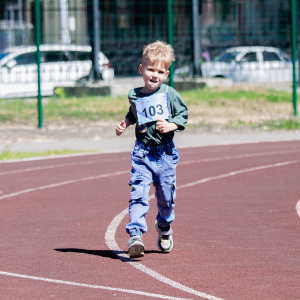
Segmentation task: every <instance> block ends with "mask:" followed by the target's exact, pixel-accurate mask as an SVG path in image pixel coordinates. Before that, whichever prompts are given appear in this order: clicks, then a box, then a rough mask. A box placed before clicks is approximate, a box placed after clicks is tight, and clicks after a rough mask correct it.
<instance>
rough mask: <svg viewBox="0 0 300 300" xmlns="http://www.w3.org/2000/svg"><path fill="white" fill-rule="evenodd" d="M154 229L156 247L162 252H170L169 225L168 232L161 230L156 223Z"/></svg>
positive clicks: (171, 240)
mask: <svg viewBox="0 0 300 300" xmlns="http://www.w3.org/2000/svg"><path fill="white" fill-rule="evenodd" d="M155 228H156V231H157V232H158V239H157V247H158V249H159V250H161V251H163V252H170V251H171V250H172V249H173V237H172V233H173V230H172V228H171V225H170V227H169V229H168V230H163V229H161V228H160V227H159V225H158V222H157V221H156V222H155Z"/></svg>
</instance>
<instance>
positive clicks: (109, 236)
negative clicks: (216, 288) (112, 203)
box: [105, 161, 298, 300]
mask: <svg viewBox="0 0 300 300" xmlns="http://www.w3.org/2000/svg"><path fill="white" fill-rule="evenodd" d="M297 162H298V161H286V162H282V163H276V164H271V165H264V166H258V167H254V168H248V169H244V170H238V171H234V172H229V173H226V174H222V175H219V176H214V177H208V178H204V179H201V180H197V181H194V182H190V183H188V184H184V185H181V186H178V187H177V189H182V188H186V187H190V186H193V185H197V184H200V183H205V182H208V181H212V180H217V179H221V178H226V177H230V176H235V175H237V174H242V173H248V172H253V171H258V170H264V169H269V168H275V167H281V166H285V165H290V164H294V163H297ZM153 198H154V195H152V196H150V197H149V201H150V200H152V199H153ZM127 213H128V209H124V210H123V211H122V212H121V213H119V214H118V215H117V216H116V217H115V218H114V219H113V220H112V222H111V223H110V225H109V226H108V228H107V230H106V233H105V241H106V244H107V246H108V247H109V248H110V249H111V250H112V251H113V252H114V253H115V254H116V255H117V256H118V257H119V258H120V259H122V260H125V261H128V263H129V264H131V265H132V266H133V267H135V268H136V269H138V270H140V271H142V272H144V273H146V274H148V275H150V276H152V277H153V278H155V279H157V280H159V281H161V282H163V283H166V284H168V285H170V286H172V287H174V288H176V289H179V290H182V291H185V292H187V293H190V294H193V295H196V296H199V297H203V298H205V299H214V300H217V299H221V298H217V297H214V296H212V295H209V294H206V293H202V292H199V291H197V290H194V289H191V288H189V287H187V286H184V285H182V284H180V283H177V282H175V281H173V280H171V279H169V278H167V277H165V276H163V275H161V274H159V273H157V272H155V271H153V270H152V269H149V268H147V267H145V266H144V265H143V264H141V263H138V262H134V261H132V260H131V259H130V258H129V256H128V255H127V254H126V253H125V252H124V251H122V250H121V249H120V248H119V246H118V244H117V242H116V239H115V234H116V231H117V227H118V226H119V225H120V223H121V221H122V220H123V218H124V217H125V216H126V215H127Z"/></svg>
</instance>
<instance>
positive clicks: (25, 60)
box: [15, 52, 36, 65]
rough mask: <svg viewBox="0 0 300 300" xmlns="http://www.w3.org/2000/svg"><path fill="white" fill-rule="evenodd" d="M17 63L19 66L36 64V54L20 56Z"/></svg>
mask: <svg viewBox="0 0 300 300" xmlns="http://www.w3.org/2000/svg"><path fill="white" fill-rule="evenodd" d="M15 61H16V62H17V65H30V64H36V53H35V52H30V53H24V54H20V55H18V56H16V57H15Z"/></svg>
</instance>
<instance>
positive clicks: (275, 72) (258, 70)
mask: <svg viewBox="0 0 300 300" xmlns="http://www.w3.org/2000/svg"><path fill="white" fill-rule="evenodd" d="M292 70H293V64H292V61H291V58H290V57H289V56H288V55H287V54H286V53H285V52H283V51H282V50H280V49H278V48H274V47H263V46H253V47H233V48H229V49H227V50H226V51H224V52H223V53H221V54H220V55H218V56H217V57H215V58H214V59H213V60H212V61H208V62H203V63H202V64H201V71H202V75H203V76H204V77H224V78H230V79H232V80H233V81H242V82H247V81H248V82H292V80H293V71H292Z"/></svg>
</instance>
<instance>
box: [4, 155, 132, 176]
mask: <svg viewBox="0 0 300 300" xmlns="http://www.w3.org/2000/svg"><path fill="white" fill-rule="evenodd" d="M121 160H127V157H124V158H118V159H106V160H102V161H100V160H89V161H84V162H74V163H65V164H57V165H47V166H40V167H31V168H24V169H18V170H11V171H5V172H0V176H3V175H11V174H18V173H24V172H32V171H40V170H47V169H55V168H64V167H73V166H81V165H91V164H101V163H104V162H105V163H107V162H116V161H121Z"/></svg>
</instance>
